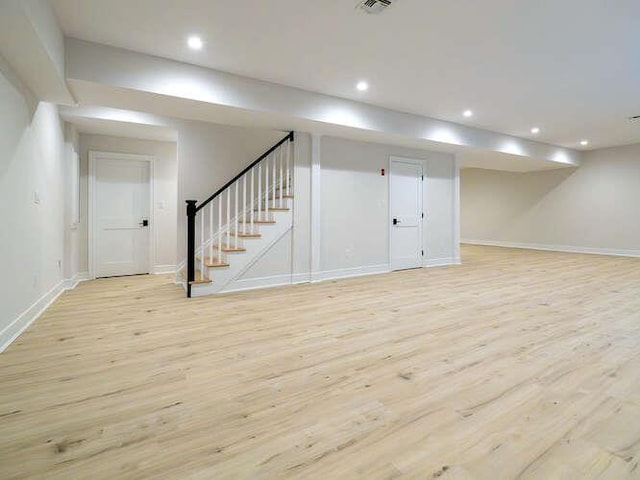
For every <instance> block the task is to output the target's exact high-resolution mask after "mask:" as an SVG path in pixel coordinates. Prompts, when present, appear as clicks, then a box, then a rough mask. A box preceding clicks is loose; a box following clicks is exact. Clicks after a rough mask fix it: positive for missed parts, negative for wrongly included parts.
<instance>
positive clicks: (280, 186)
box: [278, 147, 284, 207]
mask: <svg viewBox="0 0 640 480" xmlns="http://www.w3.org/2000/svg"><path fill="white" fill-rule="evenodd" d="M278 150H279V152H280V154H279V155H278V157H280V185H279V187H278V189H279V191H280V207H282V206H283V205H282V189H283V188H284V183H282V175H283V174H284V171H283V170H284V169H283V168H282V162H283V160H284V158H283V155H282V147H280V148H279V149H278Z"/></svg>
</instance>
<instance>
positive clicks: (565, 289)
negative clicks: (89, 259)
mask: <svg viewBox="0 0 640 480" xmlns="http://www.w3.org/2000/svg"><path fill="white" fill-rule="evenodd" d="M463 259H464V265H463V266H461V267H446V268H437V269H427V270H425V269H422V270H413V271H405V272H398V273H392V274H385V275H378V276H371V277H361V278H354V279H347V280H341V281H335V282H325V283H321V284H314V285H299V286H294V287H284V288H276V289H269V290H260V291H253V292H244V293H237V294H229V295H225V296H219V297H210V298H201V299H193V300H190V301H189V300H187V299H186V298H185V297H184V293H183V292H182V290H181V289H180V288H179V287H176V286H175V285H172V284H171V282H170V279H169V278H168V277H166V276H151V277H132V278H120V279H105V280H98V281H94V282H86V283H83V284H81V285H79V286H78V288H77V289H76V290H74V291H71V292H68V293H65V294H64V295H63V296H62V297H61V298H60V299H59V300H58V301H57V302H56V303H55V304H54V305H53V306H52V307H51V308H50V310H49V311H47V312H46V313H45V314H44V315H43V316H42V317H41V318H40V319H39V320H38V321H37V322H36V323H35V324H34V325H33V326H32V327H31V328H30V329H29V330H28V331H27V332H26V333H25V334H24V335H22V336H21V337H20V338H19V339H18V341H17V342H16V343H15V344H13V345H12V346H11V347H10V348H9V349H8V350H7V351H6V352H5V353H3V354H1V355H0V477H1V478H2V479H40V478H46V479H65V480H70V479H92V480H97V479H129V478H163V479H165V478H166V479H281V478H304V479H322V480H325V479H387V478H411V479H413V478H415V479H431V478H439V479H490V480H500V479H544V480H547V479H562V480H569V479H580V480H582V479H595V478H599V479H612V480H622V479H627V478H640V466H639V461H640V260H639V259H629V258H615V257H599V256H590V255H571V254H561V253H545V252H534V251H526V250H511V249H502V248H488V247H464V250H463Z"/></svg>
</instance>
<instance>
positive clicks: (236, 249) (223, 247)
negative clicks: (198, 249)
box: [213, 243, 247, 252]
mask: <svg viewBox="0 0 640 480" xmlns="http://www.w3.org/2000/svg"><path fill="white" fill-rule="evenodd" d="M217 248H220V249H221V250H222V251H223V252H246V251H247V249H246V248H243V247H234V246H233V245H227V244H226V243H223V244H221V245H218V244H215V245H214V246H213V249H214V250H215V249H217Z"/></svg>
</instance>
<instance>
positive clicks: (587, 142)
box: [580, 140, 589, 147]
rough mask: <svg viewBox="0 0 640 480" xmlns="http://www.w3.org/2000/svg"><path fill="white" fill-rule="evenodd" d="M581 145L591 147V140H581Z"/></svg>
mask: <svg viewBox="0 0 640 480" xmlns="http://www.w3.org/2000/svg"><path fill="white" fill-rule="evenodd" d="M580 145H582V146H583V147H586V146H587V145H589V140H580Z"/></svg>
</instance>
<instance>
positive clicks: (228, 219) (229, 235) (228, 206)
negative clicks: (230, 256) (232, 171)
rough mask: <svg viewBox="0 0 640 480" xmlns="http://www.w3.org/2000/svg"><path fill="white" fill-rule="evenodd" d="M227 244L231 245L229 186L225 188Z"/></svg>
mask: <svg viewBox="0 0 640 480" xmlns="http://www.w3.org/2000/svg"><path fill="white" fill-rule="evenodd" d="M225 228H226V229H227V245H231V187H229V188H227V224H226V227H225Z"/></svg>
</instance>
